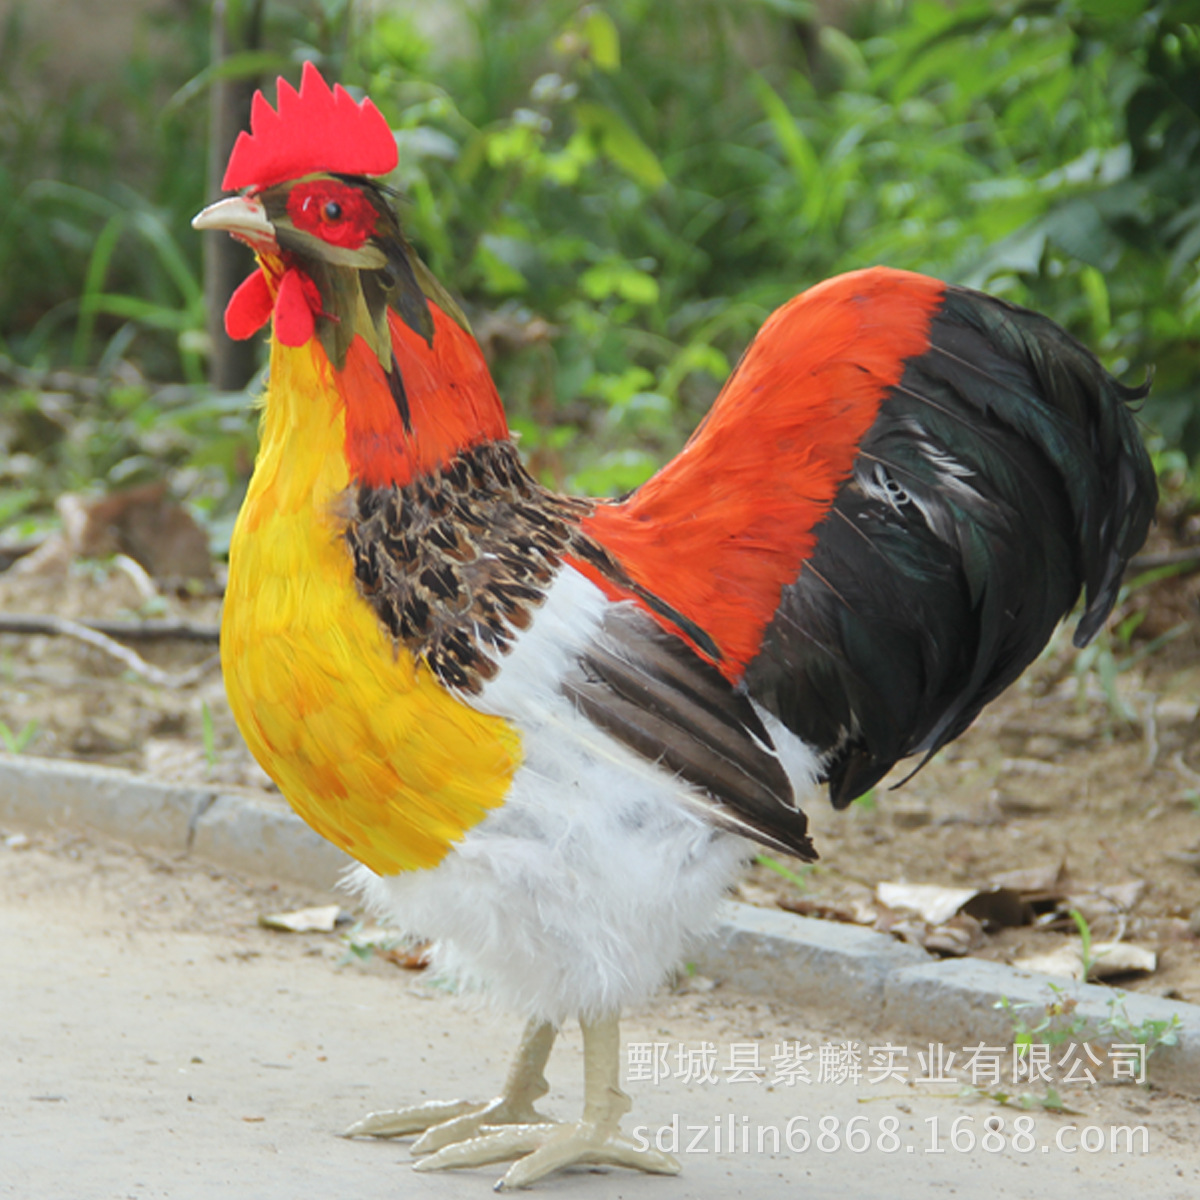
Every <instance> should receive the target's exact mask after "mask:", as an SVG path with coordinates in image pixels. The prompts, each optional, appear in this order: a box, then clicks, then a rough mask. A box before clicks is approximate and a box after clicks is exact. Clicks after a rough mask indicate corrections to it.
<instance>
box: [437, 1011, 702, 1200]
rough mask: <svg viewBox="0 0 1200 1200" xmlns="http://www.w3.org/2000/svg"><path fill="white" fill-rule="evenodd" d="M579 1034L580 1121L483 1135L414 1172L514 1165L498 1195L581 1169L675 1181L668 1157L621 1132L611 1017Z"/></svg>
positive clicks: (625, 1104) (621, 1099)
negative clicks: (619, 1170)
mask: <svg viewBox="0 0 1200 1200" xmlns="http://www.w3.org/2000/svg"><path fill="white" fill-rule="evenodd" d="M579 1024H580V1027H581V1028H582V1030H583V1081H584V1104H583V1119H582V1120H580V1121H578V1122H575V1123H573V1124H562V1125H557V1126H546V1125H543V1126H540V1127H538V1126H530V1125H519V1126H515V1127H513V1128H510V1129H496V1130H487V1129H485V1130H482V1131H481V1134H480V1136H479V1137H475V1138H471V1139H470V1140H469V1141H465V1142H459V1143H458V1144H456V1145H452V1146H447V1147H446V1148H445V1149H443V1150H440V1151H438V1153H436V1154H433V1155H431V1156H430V1157H429V1158H423V1159H422V1160H421V1161H420V1162H419V1163H416V1164H415V1167H416V1169H417V1170H418V1171H436V1170H441V1169H443V1168H446V1167H479V1166H484V1165H485V1164H487V1163H494V1162H508V1161H509V1160H511V1159H517V1161H516V1162H514V1163H513V1165H512V1166H511V1167H510V1168H509V1169H508V1173H507V1174H506V1175H505V1176H504V1178H503V1179H501V1180H500V1181H499V1182H498V1183H497V1184H496V1190H497V1191H509V1190H511V1189H514V1188H519V1187H528V1186H529V1184H531V1183H536V1182H537V1181H538V1180H539V1179H542V1178H544V1177H545V1176H546V1175H549V1174H550V1173H551V1172H552V1171H557V1170H560V1169H561V1168H563V1167H569V1166H574V1165H577V1164H578V1165H582V1164H605V1165H611V1166H620V1167H634V1168H636V1169H638V1170H641V1171H650V1172H653V1173H655V1174H659V1175H675V1174H677V1173H678V1172H679V1163H678V1162H676V1160H675V1159H674V1158H672V1157H671V1156H670V1155H669V1154H663V1153H660V1152H659V1151H657V1150H654V1149H652V1148H651V1147H649V1146H646V1145H642V1146H639V1145H638V1144H637V1143H636V1142H634V1141H633V1140H632V1139H630V1138H628V1137H626V1136H625V1135H624V1134H623V1133H621V1131H620V1128H619V1126H620V1121H621V1118H622V1117H623V1116H624V1115H625V1114H626V1113H627V1112H628V1111H629V1109H630V1107H631V1104H632V1101H631V1100H630V1099H629V1097H628V1096H627V1095H625V1093H624V1092H623V1091H621V1088H620V1086H619V1085H620V1048H621V1036H620V1030H619V1024H618V1018H617V1017H616V1016H610V1017H603V1018H601V1019H600V1020H598V1021H580V1023H579Z"/></svg>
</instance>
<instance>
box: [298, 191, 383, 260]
mask: <svg viewBox="0 0 1200 1200" xmlns="http://www.w3.org/2000/svg"><path fill="white" fill-rule="evenodd" d="M287 212H288V216H289V217H291V219H292V224H293V225H295V227H296V228H297V229H299V230H302V231H303V232H304V233H311V234H312V235H313V236H314V237H319V238H321V240H322V241H325V242H328V243H329V244H330V245H331V246H340V247H342V248H343V249H345V250H357V249H358V248H359V247H360V246H362V245H363V243H364V242H365V241H366V240H367V238H369V237H370V236H371V235H372V234H373V233H374V232H375V225H376V222H377V221H378V219H379V214H378V213H377V212H376V211H375V206H374V205H373V204H372V203H371V201H370V200H368V199H367V197H366V196H365V195H364V194H363V193H362V192H361V191H360V190H359V189H358V188H354V187H351V186H350V185H349V184H345V183H339V182H338V181H337V180H334V179H318V180H313V181H312V182H311V183H297V184H295V185H294V186H293V187H292V189H291V191H290V193H289V194H288V199H287Z"/></svg>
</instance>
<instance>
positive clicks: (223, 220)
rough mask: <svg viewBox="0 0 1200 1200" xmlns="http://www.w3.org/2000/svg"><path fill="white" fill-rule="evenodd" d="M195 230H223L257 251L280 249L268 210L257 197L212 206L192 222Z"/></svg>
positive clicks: (230, 200) (245, 197)
mask: <svg viewBox="0 0 1200 1200" xmlns="http://www.w3.org/2000/svg"><path fill="white" fill-rule="evenodd" d="M192 228H193V229H223V230H225V232H226V233H230V234H232V235H233V236H234V237H235V238H240V239H241V240H242V241H243V242H248V243H249V244H250V246H251V247H252V248H253V249H255V250H274V249H277V248H278V242H276V240H275V227H274V226H273V225H272V224H271V222H270V221H269V220H268V219H267V210H266V209H265V208H263V206H262V203H261V202H260V201H258V200H256V199H255V198H254V197H253V196H230V197H228V199H225V200H218V201H217V202H216V203H215V204H210V205H209V206H208V207H207V208H206V209H204V210H203V211H201V212H198V213H197V214H196V215H195V216H194V217H193V218H192Z"/></svg>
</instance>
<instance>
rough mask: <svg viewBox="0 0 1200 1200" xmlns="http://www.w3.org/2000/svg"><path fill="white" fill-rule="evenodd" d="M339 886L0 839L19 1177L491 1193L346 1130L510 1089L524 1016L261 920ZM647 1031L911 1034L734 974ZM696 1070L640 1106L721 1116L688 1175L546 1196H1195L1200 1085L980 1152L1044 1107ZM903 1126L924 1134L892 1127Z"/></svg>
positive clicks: (575, 1083) (674, 1005)
mask: <svg viewBox="0 0 1200 1200" xmlns="http://www.w3.org/2000/svg"><path fill="white" fill-rule="evenodd" d="M321 899H325V897H317V896H310V895H304V894H303V893H298V892H292V891H288V890H286V889H283V890H281V889H279V888H277V887H271V886H264V885H255V884H246V883H244V882H241V881H238V880H235V879H232V878H229V877H224V876H222V875H220V874H219V873H218V872H215V871H211V870H206V869H204V868H202V867H198V866H196V865H195V864H192V863H180V862H166V861H162V860H155V859H152V858H148V857H145V856H142V855H138V854H135V853H133V852H130V851H126V850H123V849H121V848H118V847H112V846H103V845H97V844H93V843H89V842H86V841H83V840H80V839H68V840H59V841H52V840H48V839H41V838H34V839H32V840H24V839H22V838H21V837H17V838H16V839H15V840H14V841H13V842H12V844H11V845H6V844H4V843H3V842H0V931H2V932H0V1009H2V1011H3V1014H4V1016H3V1021H2V1022H0V1064H2V1069H0V1163H2V1164H3V1170H0V1195H3V1196H6V1197H8V1196H11V1197H14V1198H16V1197H20V1198H21V1200H29V1198H31V1197H36V1198H37V1200H58V1198H62V1200H68V1198H69V1200H93V1198H94V1200H110V1198H111V1200H129V1198H133V1200H149V1198H151V1197H169V1198H170V1200H192V1198H196V1200H199V1198H201V1197H203V1198H205V1200H210V1198H211V1197H214V1196H221V1197H234V1198H239V1197H247V1198H250V1197H253V1198H254V1200H272V1198H275V1197H278V1198H280V1200H283V1198H284V1197H286V1198H288V1200H294V1197H296V1196H298V1195H319V1196H331V1197H336V1196H350V1195H352V1196H354V1197H356V1200H370V1198H372V1197H376V1196H378V1197H380V1198H381V1200H382V1198H383V1197H387V1198H388V1200H394V1198H395V1197H408V1196H414V1197H415V1196H421V1197H424V1196H430V1197H461V1196H463V1195H471V1194H478V1195H480V1196H483V1195H485V1194H487V1189H488V1187H489V1185H490V1183H491V1182H492V1181H493V1179H494V1178H495V1177H496V1174H497V1173H498V1172H497V1171H496V1170H494V1169H483V1170H480V1171H472V1172H466V1173H462V1174H459V1175H456V1176H439V1177H428V1176H418V1175H415V1174H413V1173H412V1172H411V1171H410V1170H409V1168H408V1165H407V1164H408V1162H409V1156H408V1151H407V1147H406V1146H405V1145H404V1144H401V1143H356V1142H346V1141H343V1140H341V1139H339V1138H337V1137H336V1136H334V1133H335V1131H336V1130H338V1129H339V1128H341V1127H343V1126H344V1125H345V1124H346V1123H347V1122H349V1121H351V1120H353V1119H354V1118H355V1117H357V1116H358V1115H360V1114H361V1113H362V1112H364V1111H365V1110H368V1109H370V1108H373V1107H378V1106H381V1105H388V1104H392V1103H395V1102H397V1101H401V1100H406V1099H407V1100H411V1099H416V1098H420V1097H423V1096H426V1095H432V1096H457V1095H462V1094H465V1095H481V1094H487V1093H490V1092H491V1091H492V1090H494V1088H495V1087H496V1085H497V1083H498V1082H499V1080H500V1079H501V1077H502V1075H503V1071H504V1065H505V1058H506V1056H507V1054H508V1053H509V1051H510V1049H511V1047H512V1045H513V1044H514V1042H515V1038H516V1035H517V1031H518V1030H517V1024H516V1022H514V1021H512V1020H510V1019H507V1018H502V1017H498V1016H494V1015H491V1014H488V1013H482V1012H480V1011H479V1010H478V1009H476V1008H474V1007H472V1006H470V1005H468V1004H467V1003H466V1002H465V1001H463V1000H461V999H459V998H456V997H452V996H448V995H446V994H444V993H441V992H438V991H436V990H431V989H430V987H429V986H428V985H427V984H426V983H425V982H424V980H423V977H422V976H420V975H419V974H413V973H409V972H403V971H400V970H398V969H397V968H395V967H393V966H391V965H390V964H387V963H384V962H382V961H380V960H378V959H373V960H370V961H368V962H366V963H360V962H358V961H356V960H355V961H351V962H349V963H347V962H346V961H345V959H346V954H345V951H344V947H343V946H342V944H341V943H340V941H339V939H338V938H337V937H336V936H334V935H317V934H312V935H283V934H278V933H271V932H269V931H266V930H264V929H262V928H260V927H259V926H258V924H257V918H258V916H259V915H260V914H261V913H263V912H270V911H277V910H279V909H285V908H290V907H292V906H295V905H299V904H306V903H311V902H313V901H314V900H321ZM699 986H702V984H701V985H699ZM624 1032H625V1035H626V1038H627V1039H628V1040H629V1041H631V1042H634V1043H637V1044H641V1045H647V1044H655V1043H657V1044H665V1045H667V1046H668V1047H671V1048H672V1053H673V1052H674V1049H675V1048H676V1047H678V1046H680V1045H683V1046H686V1047H692V1048H695V1047H700V1046H702V1045H703V1044H704V1043H706V1042H707V1043H711V1044H712V1045H713V1046H714V1047H715V1049H716V1052H717V1064H716V1065H717V1072H718V1074H720V1073H721V1071H722V1070H723V1066H724V1064H725V1062H726V1060H727V1059H728V1058H729V1057H730V1054H731V1048H732V1047H734V1046H745V1045H748V1044H750V1043H751V1042H755V1043H758V1044H759V1045H760V1046H761V1047H763V1048H764V1059H765V1058H766V1056H767V1055H768V1053H769V1052H768V1051H767V1050H766V1049H765V1048H766V1047H772V1046H775V1045H779V1044H781V1043H783V1042H784V1041H802V1042H804V1043H806V1044H812V1045H814V1046H821V1045H828V1044H833V1043H840V1042H842V1041H845V1040H846V1039H863V1040H872V1041H874V1040H876V1039H886V1033H885V1032H883V1031H875V1030H854V1029H844V1028H839V1026H838V1025H837V1023H836V1021H832V1020H830V1019H829V1018H827V1017H820V1016H819V1015H818V1016H817V1017H816V1018H814V1014H811V1013H810V1014H804V1013H798V1012H793V1011H789V1010H788V1009H787V1008H786V1007H783V1006H775V1005H769V1004H765V1003H762V1002H761V1001H751V1000H748V999H746V998H742V997H738V996H736V995H732V994H727V993H726V992H725V991H724V989H717V990H715V991H703V990H700V991H693V992H690V993H688V994H664V995H662V996H660V997H658V998H657V999H656V1000H655V1001H654V1003H653V1004H652V1005H650V1006H649V1007H648V1008H647V1009H646V1010H645V1011H643V1012H640V1013H635V1014H632V1016H631V1017H630V1019H629V1020H628V1021H627V1022H626V1024H625V1028H624ZM580 1073H581V1066H580V1048H579V1038H578V1033H577V1031H573V1030H568V1031H567V1032H566V1033H565V1034H564V1037H563V1039H562V1045H560V1047H558V1048H557V1049H556V1052H555V1056H554V1058H553V1060H552V1062H551V1070H550V1078H551V1082H552V1092H551V1094H550V1096H549V1097H548V1098H547V1101H546V1108H547V1109H548V1110H549V1111H551V1112H553V1113H555V1114H557V1115H560V1116H570V1115H571V1114H572V1113H574V1112H575V1111H577V1108H578V1105H579V1103H580V1100H581V1096H580ZM676 1075H677V1073H676V1074H673V1075H672V1076H671V1077H669V1078H665V1079H661V1080H660V1081H659V1082H658V1083H654V1082H653V1081H652V1080H642V1081H636V1082H632V1083H630V1084H629V1090H630V1091H631V1092H632V1093H633V1094H634V1097H635V1109H634V1113H633V1114H632V1116H631V1118H630V1119H629V1122H628V1125H629V1126H630V1127H632V1126H633V1125H635V1124H644V1125H645V1127H646V1131H647V1134H648V1135H649V1136H650V1137H653V1136H656V1134H657V1132H658V1131H659V1130H665V1131H666V1132H665V1133H664V1136H665V1137H667V1138H668V1139H669V1137H670V1127H671V1124H672V1121H673V1120H674V1118H675V1117H676V1115H678V1118H679V1122H680V1124H681V1125H682V1127H683V1131H684V1136H685V1138H686V1137H688V1136H689V1135H688V1134H687V1132H686V1130H687V1126H688V1125H689V1124H691V1125H692V1126H693V1128H694V1129H700V1128H701V1127H703V1128H704V1130H705V1133H704V1138H703V1141H702V1143H701V1145H700V1147H698V1149H697V1150H696V1151H694V1152H693V1153H691V1154H682V1153H681V1155H680V1157H681V1158H682V1159H683V1163H684V1174H683V1175H682V1176H681V1177H680V1178H679V1179H676V1180H666V1179H648V1178H642V1177H637V1176H632V1175H628V1174H626V1173H624V1172H612V1173H609V1174H607V1175H599V1174H596V1173H592V1172H584V1173H577V1174H573V1175H571V1176H569V1177H560V1178H559V1179H557V1180H554V1181H550V1182H547V1183H545V1184H543V1185H541V1187H540V1189H539V1190H538V1191H536V1192H534V1193H533V1194H535V1195H536V1194H545V1195H563V1196H565V1195H570V1196H572V1197H575V1196H595V1197H601V1196H603V1197H606V1198H607V1197H612V1196H631V1197H632V1196H637V1197H647V1198H653V1200H679V1198H682V1197H696V1198H698V1200H699V1198H715V1197H718V1196H721V1197H724V1196H744V1197H748V1198H754V1200H767V1198H768V1197H770V1198H772V1200H774V1198H776V1197H778V1196H780V1195H783V1194H791V1193H792V1191H793V1190H794V1188H795V1186H796V1185H797V1184H801V1185H803V1186H804V1188H805V1190H806V1192H808V1193H809V1194H813V1195H823V1196H833V1195H836V1196H838V1197H847V1198H849V1200H857V1198H860V1197H861V1198H863V1200H865V1198H866V1197H871V1198H872V1200H874V1198H875V1197H878V1196H880V1195H887V1196H888V1197H889V1198H894V1200H906V1198H908V1197H912V1198H914V1200H915V1198H916V1197H924V1196H927V1195H929V1194H930V1193H931V1192H932V1193H933V1194H935V1195H939V1194H940V1195H947V1196H949V1195H963V1196H968V1197H974V1196H978V1197H983V1196H985V1195H986V1196H1013V1197H1017V1196H1022V1197H1023V1196H1028V1195H1030V1194H1032V1192H1033V1191H1037V1192H1038V1193H1040V1194H1046V1195H1054V1196H1056V1197H1074V1196H1078V1197H1081V1198H1083V1197H1087V1198H1088V1200H1094V1198H1096V1197H1113V1198H1114V1200H1115V1198H1116V1197H1122V1198H1124V1197H1127V1196H1128V1195H1129V1193H1130V1191H1131V1190H1133V1189H1135V1188H1136V1189H1137V1190H1138V1191H1140V1192H1142V1193H1143V1194H1146V1195H1153V1196H1155V1197H1156V1200H1158V1198H1161V1200H1183V1198H1184V1197H1188V1198H1190V1197H1194V1196H1195V1195H1196V1194H1197V1193H1198V1191H1200V1105H1197V1104H1196V1103H1194V1102H1188V1101H1185V1100H1182V1099H1179V1098H1177V1097H1173V1096H1170V1095H1166V1094H1163V1093H1161V1092H1158V1091H1146V1090H1144V1089H1142V1088H1137V1087H1130V1086H1121V1087H1113V1086H1109V1087H1099V1088H1092V1089H1088V1090H1080V1091H1079V1092H1078V1093H1077V1094H1074V1093H1073V1094H1071V1095H1070V1097H1069V1100H1070V1102H1071V1104H1072V1105H1073V1106H1074V1107H1075V1108H1077V1109H1078V1110H1079V1114H1080V1115H1078V1116H1054V1115H1051V1114H1048V1113H1045V1112H1039V1113H1036V1114H1031V1115H1029V1116H1028V1118H1027V1119H1028V1122H1029V1125H1028V1128H1029V1129H1030V1130H1031V1131H1032V1132H1031V1137H1032V1138H1033V1139H1034V1145H1033V1148H1032V1149H1031V1150H1029V1151H1025V1150H1024V1149H1023V1148H1022V1147H1020V1146H1019V1145H1018V1147H1017V1148H1014V1147H1013V1145H1012V1144H1011V1143H1010V1142H1006V1143H1005V1144H1004V1146H1003V1148H1002V1149H1000V1150H998V1151H997V1152H984V1151H982V1150H981V1149H980V1148H979V1145H976V1147H975V1148H974V1149H973V1150H971V1151H969V1152H968V1151H966V1150H965V1149H964V1150H961V1151H960V1150H957V1149H955V1148H954V1147H952V1146H951V1143H950V1139H949V1131H950V1129H951V1127H952V1124H953V1122H954V1121H955V1120H959V1121H960V1131H961V1134H962V1137H963V1138H965V1135H966V1133H968V1132H970V1133H973V1134H974V1140H975V1141H976V1142H979V1141H980V1140H981V1139H982V1136H983V1134H984V1133H985V1132H986V1129H985V1126H984V1122H985V1120H987V1119H988V1117H989V1116H992V1117H998V1118H1001V1119H1003V1120H1004V1121H1005V1128H1004V1132H1005V1136H1006V1137H1008V1138H1011V1137H1012V1134H1013V1132H1014V1122H1015V1120H1016V1119H1017V1117H1018V1114H1016V1113H1014V1112H1013V1111H1012V1110H1010V1109H999V1108H996V1107H995V1106H994V1105H991V1104H988V1103H978V1102H975V1103H972V1102H969V1101H967V1100H964V1099H963V1098H962V1097H960V1096H957V1095H953V1094H946V1091H945V1090H944V1089H943V1090H942V1091H941V1092H940V1093H939V1092H938V1091H937V1089H936V1088H931V1087H924V1088H922V1087H920V1086H917V1085H914V1084H912V1083H909V1084H908V1085H907V1086H902V1085H899V1084H896V1083H894V1082H889V1083H886V1084H882V1085H870V1084H868V1083H867V1082H866V1081H865V1080H864V1081H863V1082H862V1083H861V1084H859V1085H852V1084H849V1083H841V1084H838V1083H833V1082H824V1083H818V1082H813V1083H811V1084H799V1085H797V1086H796V1087H794V1088H791V1089H789V1088H788V1087H785V1086H782V1085H780V1086H774V1087H770V1086H767V1084H766V1083H765V1081H764V1082H760V1083H749V1084H746V1085H742V1086H740V1087H739V1086H737V1085H735V1084H734V1083H731V1082H728V1081H727V1079H726V1078H725V1077H724V1076H722V1078H721V1079H720V1081H719V1082H718V1083H716V1084H712V1083H697V1082H694V1081H693V1082H688V1083H685V1082H683V1081H681V1080H680V1079H679V1078H677V1077H676ZM801 1114H803V1115H805V1116H807V1117H808V1118H809V1121H808V1125H809V1126H810V1127H811V1131H812V1135H813V1137H814V1139H815V1138H816V1137H817V1136H819V1134H820V1132H821V1130H822V1129H826V1130H830V1129H836V1130H837V1139H838V1145H837V1147H836V1148H833V1145H832V1141H831V1140H830V1139H829V1138H828V1137H827V1138H826V1142H825V1145H826V1147H827V1148H825V1149H823V1150H818V1149H817V1148H816V1145H815V1142H814V1144H813V1145H810V1146H809V1148H808V1149H807V1150H806V1151H803V1152H794V1153H793V1152H789V1150H788V1149H787V1147H786V1146H784V1147H782V1148H781V1151H780V1152H778V1153H776V1152H773V1146H772V1145H771V1144H770V1141H769V1140H768V1141H766V1142H765V1143H764V1149H763V1151H762V1152H759V1151H758V1150H757V1147H756V1145H755V1142H754V1134H753V1132H751V1133H750V1135H749V1137H750V1141H749V1149H748V1150H747V1151H745V1152H743V1151H742V1150H741V1148H740V1146H737V1145H736V1142H737V1140H738V1139H737V1138H735V1148H734V1151H733V1152H732V1153H731V1152H730V1150H729V1145H728V1138H727V1137H726V1141H725V1144H724V1146H723V1150H722V1152H720V1153H718V1152H716V1149H715V1146H714V1144H713V1136H714V1135H713V1132H712V1126H713V1123H714V1121H716V1122H717V1123H719V1124H720V1125H721V1128H722V1130H723V1131H724V1130H725V1129H727V1128H728V1122H730V1121H732V1122H733V1127H734V1128H735V1129H737V1130H740V1129H741V1128H742V1127H743V1126H744V1127H746V1128H747V1129H748V1130H750V1131H754V1130H757V1129H759V1128H760V1127H761V1128H769V1127H774V1128H779V1129H786V1126H787V1122H788V1121H789V1120H790V1119H791V1118H793V1117H796V1116H798V1115H801ZM854 1118H858V1119H859V1120H858V1127H859V1128H861V1129H864V1130H866V1131H867V1132H868V1133H869V1134H870V1145H869V1148H868V1149H866V1150H865V1151H863V1152H857V1151H856V1150H852V1149H850V1148H849V1146H848V1145H847V1144H846V1143H845V1142H843V1141H842V1140H841V1138H842V1134H844V1133H846V1132H847V1131H848V1129H849V1127H850V1125H849V1123H850V1122H851V1120H852V1119H854ZM822 1119H824V1120H825V1125H824V1126H820V1124H819V1122H820V1121H821V1120H822ZM1114 1125H1116V1126H1129V1127H1135V1126H1145V1128H1146V1131H1147V1132H1146V1137H1147V1139H1148V1153H1145V1154H1142V1153H1133V1154H1130V1153H1126V1152H1125V1151H1124V1149H1123V1146H1121V1147H1118V1151H1117V1152H1110V1151H1109V1149H1108V1148H1107V1143H1106V1149H1105V1150H1104V1152H1102V1153H1101V1152H1087V1151H1085V1150H1080V1149H1078V1145H1079V1142H1078V1139H1079V1137H1080V1136H1081V1133H1082V1131H1083V1130H1084V1129H1085V1128H1089V1127H1095V1128H1097V1129H1101V1130H1104V1131H1105V1133H1104V1136H1105V1137H1106V1138H1107V1137H1108V1136H1109V1131H1110V1129H1111V1127H1112V1126H1114ZM793 1128H798V1127H796V1126H794V1127H793ZM892 1130H894V1131H895V1135H894V1136H895V1138H896V1139H898V1140H897V1141H896V1143H895V1144H896V1146H897V1147H898V1150H890V1149H889V1146H890V1145H891V1144H892V1143H891V1142H889V1140H888V1138H889V1132H890V1131H892ZM935 1130H936V1134H937V1145H936V1146H935V1145H932V1144H931V1137H932V1136H933V1134H934V1132H935ZM693 1136H694V1135H693ZM855 1136H856V1137H857V1135H855ZM1086 1136H1087V1137H1088V1138H1089V1139H1090V1140H1094V1139H1095V1138H1096V1137H1099V1136H1100V1135H1099V1134H1095V1135H1092V1134H1088V1135H1086ZM1121 1136H1124V1135H1121ZM1139 1136H1140V1135H1139ZM881 1138H882V1139H883V1140H882V1142H881V1141H880V1139H881ZM1056 1139H1058V1140H1056ZM797 1140H798V1139H797ZM847 1140H850V1139H847ZM1118 1140H1120V1139H1118ZM959 1144H960V1145H965V1142H964V1141H963V1140H962V1138H960V1143H959ZM881 1146H882V1147H883V1149H881V1148H880V1147H881ZM909 1147H911V1149H909ZM1043 1147H1044V1149H1043ZM1073 1147H1075V1153H1073V1154H1072V1153H1070V1150H1071V1149H1072V1148H1073ZM931 1149H940V1150H941V1151H943V1152H942V1153H939V1154H934V1153H930V1150H931ZM701 1151H703V1152H701Z"/></svg>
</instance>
